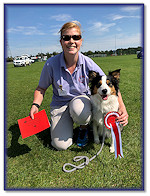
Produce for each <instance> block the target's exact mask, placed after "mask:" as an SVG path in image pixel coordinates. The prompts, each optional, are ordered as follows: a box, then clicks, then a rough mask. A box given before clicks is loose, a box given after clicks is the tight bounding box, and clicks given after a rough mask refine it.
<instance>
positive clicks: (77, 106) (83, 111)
mask: <svg viewBox="0 0 150 196" xmlns="http://www.w3.org/2000/svg"><path fill="white" fill-rule="evenodd" d="M69 111H70V115H71V117H72V119H73V121H74V122H76V123H78V124H80V125H86V124H88V123H89V122H90V120H91V114H92V112H91V102H90V98H89V97H87V96H85V95H82V96H78V97H75V98H74V99H73V100H72V101H71V102H70V104H69Z"/></svg>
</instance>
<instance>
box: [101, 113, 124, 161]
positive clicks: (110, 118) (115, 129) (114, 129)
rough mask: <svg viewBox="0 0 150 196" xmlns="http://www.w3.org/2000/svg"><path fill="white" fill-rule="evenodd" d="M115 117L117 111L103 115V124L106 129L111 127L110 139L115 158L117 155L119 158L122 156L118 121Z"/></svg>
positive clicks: (117, 114)
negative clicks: (112, 143) (112, 142)
mask: <svg viewBox="0 0 150 196" xmlns="http://www.w3.org/2000/svg"><path fill="white" fill-rule="evenodd" d="M117 117H119V113H118V112H109V113H107V114H106V115H105V117H104V124H105V126H106V128H107V129H111V134H112V139H113V141H114V147H115V158H117V157H118V156H119V157H120V158H121V157H123V151H122V140H121V131H120V128H119V123H118V122H116V118H117Z"/></svg>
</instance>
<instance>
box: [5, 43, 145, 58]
mask: <svg viewBox="0 0 150 196" xmlns="http://www.w3.org/2000/svg"><path fill="white" fill-rule="evenodd" d="M140 50H142V47H140V46H139V47H136V48H127V49H124V48H119V49H117V50H116V51H115V50H105V51H95V52H93V51H91V50H89V51H87V52H81V53H82V54H84V55H86V56H90V55H94V54H106V55H107V56H111V55H113V54H114V53H116V54H117V55H129V54H136V53H137V51H140ZM57 54H59V53H58V52H53V53H49V52H47V53H45V54H44V53H38V54H37V55H35V56H37V57H43V56H47V59H48V58H50V57H52V56H55V55H57ZM32 56H33V55H31V57H32ZM11 61H13V57H12V56H11V57H7V62H11Z"/></svg>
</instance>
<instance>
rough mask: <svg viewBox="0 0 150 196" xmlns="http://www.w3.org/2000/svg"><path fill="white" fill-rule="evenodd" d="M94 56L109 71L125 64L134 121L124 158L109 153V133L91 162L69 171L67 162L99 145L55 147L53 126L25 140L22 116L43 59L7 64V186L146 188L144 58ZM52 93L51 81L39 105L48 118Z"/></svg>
mask: <svg viewBox="0 0 150 196" xmlns="http://www.w3.org/2000/svg"><path fill="white" fill-rule="evenodd" d="M93 60H94V61H95V62H96V63H97V64H98V65H99V66H100V67H101V68H102V69H103V71H104V72H105V73H106V74H107V72H108V71H112V70H115V69H118V68H121V79H120V91H121V93H122V97H123V100H124V103H125V105H126V108H127V111H128V114H129V124H128V125H127V126H126V127H125V128H124V130H123V132H122V147H123V153H124V158H122V159H119V158H118V159H115V156H114V154H110V153H109V145H108V144H109V142H110V139H106V140H105V145H104V148H103V150H102V153H101V154H100V155H99V156H98V157H97V158H96V159H94V160H93V161H92V162H90V163H89V165H88V166H86V167H85V168H84V169H82V170H77V171H75V172H72V173H64V172H63V171H62V166H63V165H64V163H66V162H70V163H73V160H72V159H73V157H75V156H77V155H85V156H88V157H89V158H91V157H92V156H93V155H95V154H96V153H97V152H98V151H99V149H100V145H98V144H94V143H93V142H90V143H89V144H88V145H87V146H86V147H85V148H83V149H79V148H78V147H77V145H76V144H73V145H72V146H71V147H70V148H69V149H67V150H66V151H56V150H55V149H54V148H52V147H51V146H50V145H48V143H50V141H49V131H48V130H45V131H44V132H41V134H37V135H34V136H31V137H28V138H26V139H24V140H23V139H22V137H21V136H20V132H19V128H18V124H17V120H18V119H20V118H24V117H26V116H28V115H29V111H30V108H31V104H32V101H33V93H34V90H35V88H36V87H37V85H38V81H39V77H40V73H41V71H42V68H43V65H44V62H41V63H34V64H32V65H31V66H27V67H18V68H14V67H13V65H12V64H8V65H7V66H6V73H7V78H6V88H7V96H6V97H7V113H6V119H5V121H6V124H7V130H5V135H6V138H7V139H6V148H7V151H5V152H6V170H5V171H6V174H5V177H6V180H5V189H7V190H8V189H51V190H52V189H95V190H96V189H98V190H100V189H102V190H104V189H134V190H137V189H139V190H142V189H143V179H142V177H143V173H142V172H143V171H142V168H143V162H142V152H143V151H142V125H141V120H142V94H141V86H142V78H141V76H142V64H141V63H142V62H141V60H139V59H137V58H136V55H127V56H116V57H105V58H101V57H100V58H99V57H97V58H94V59H93ZM51 98H52V88H51V87H50V88H49V89H48V90H47V92H46V95H45V97H44V101H43V103H42V106H41V107H40V110H42V109H45V110H46V113H47V115H48V117H49V119H50V114H49V110H50V108H49V104H50V102H51Z"/></svg>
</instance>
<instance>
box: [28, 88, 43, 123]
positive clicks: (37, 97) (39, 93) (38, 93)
mask: <svg viewBox="0 0 150 196" xmlns="http://www.w3.org/2000/svg"><path fill="white" fill-rule="evenodd" d="M45 91H46V89H42V88H41V87H40V86H38V87H37V88H36V90H35V92H34V100H33V103H36V104H38V105H39V106H40V105H41V103H42V101H43V98H44V94H45ZM38 111H39V109H38V107H37V106H35V105H32V107H31V110H30V114H29V115H30V117H31V118H32V119H34V114H36V113H37V112H38Z"/></svg>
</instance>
